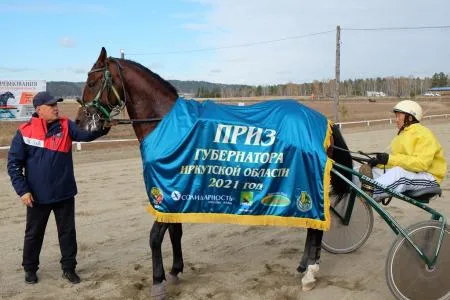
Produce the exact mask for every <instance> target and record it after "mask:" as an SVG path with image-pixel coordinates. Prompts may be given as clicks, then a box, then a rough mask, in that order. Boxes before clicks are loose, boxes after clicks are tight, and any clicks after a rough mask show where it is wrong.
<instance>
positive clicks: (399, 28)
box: [341, 25, 450, 31]
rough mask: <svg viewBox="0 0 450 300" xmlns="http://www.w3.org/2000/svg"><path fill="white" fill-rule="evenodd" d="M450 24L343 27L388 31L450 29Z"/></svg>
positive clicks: (356, 29) (352, 29)
mask: <svg viewBox="0 0 450 300" xmlns="http://www.w3.org/2000/svg"><path fill="white" fill-rule="evenodd" d="M449 28H450V25H443V26H413V27H378V28H345V27H344V28H341V30H348V31H387V30H426V29H449Z"/></svg>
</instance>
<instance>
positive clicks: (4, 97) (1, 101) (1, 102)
mask: <svg viewBox="0 0 450 300" xmlns="http://www.w3.org/2000/svg"><path fill="white" fill-rule="evenodd" d="M10 98H12V99H14V95H13V93H11V92H6V93H3V94H1V95H0V107H1V106H7V104H8V99H10Z"/></svg>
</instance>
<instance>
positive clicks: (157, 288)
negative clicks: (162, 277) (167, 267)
mask: <svg viewBox="0 0 450 300" xmlns="http://www.w3.org/2000/svg"><path fill="white" fill-rule="evenodd" d="M150 296H151V297H152V299H153V300H164V299H166V286H165V285H164V282H161V283H157V284H153V285H152V290H151V293H150Z"/></svg>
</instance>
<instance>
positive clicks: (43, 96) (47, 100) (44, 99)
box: [33, 92, 63, 108]
mask: <svg viewBox="0 0 450 300" xmlns="http://www.w3.org/2000/svg"><path fill="white" fill-rule="evenodd" d="M61 101H63V98H55V97H53V96H52V95H51V94H50V93H49V92H39V93H37V94H36V95H34V97H33V106H34V108H36V107H38V106H40V105H43V104H46V105H51V104H55V103H56V102H61Z"/></svg>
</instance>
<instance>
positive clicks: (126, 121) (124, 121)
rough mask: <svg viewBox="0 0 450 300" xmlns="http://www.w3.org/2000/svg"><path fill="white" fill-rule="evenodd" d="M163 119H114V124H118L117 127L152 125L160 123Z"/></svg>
mask: <svg viewBox="0 0 450 300" xmlns="http://www.w3.org/2000/svg"><path fill="white" fill-rule="evenodd" d="M161 120H162V118H149V119H113V120H112V122H114V123H116V124H117V125H123V124H135V123H137V124H139V123H152V122H159V121H161Z"/></svg>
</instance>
